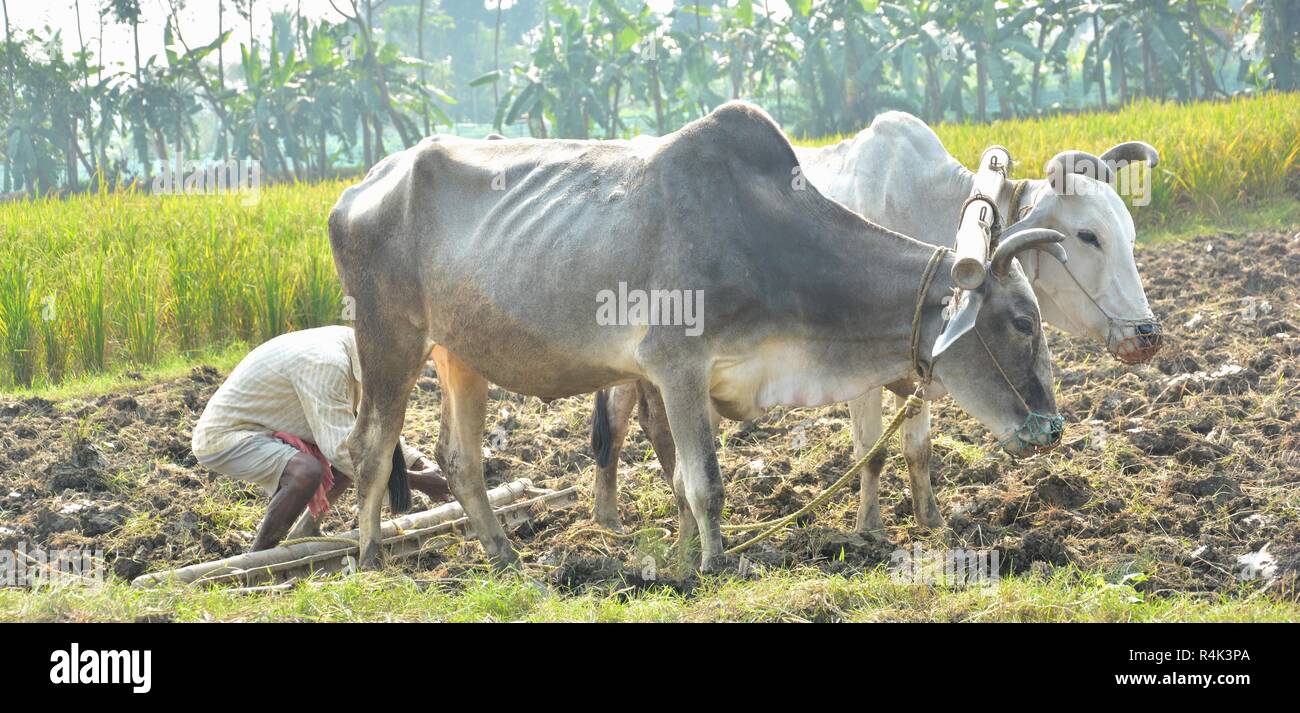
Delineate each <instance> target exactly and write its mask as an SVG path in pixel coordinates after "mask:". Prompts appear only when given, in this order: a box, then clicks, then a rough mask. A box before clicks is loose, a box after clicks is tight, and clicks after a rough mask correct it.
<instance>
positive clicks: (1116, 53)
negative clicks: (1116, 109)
mask: <svg viewBox="0 0 1300 713" xmlns="http://www.w3.org/2000/svg"><path fill="white" fill-rule="evenodd" d="M1110 62H1111V65H1112V66H1113V67H1114V68H1115V74H1116V75H1118V76H1117V77H1116V79H1117V80H1118V82H1119V105H1120V106H1125V105H1127V104H1128V69H1127V68H1126V67H1125V66H1124V50H1123V45H1122V43H1120V42H1118V41H1117V42H1116V43H1115V47H1114V48H1113V49H1112V50H1111V58H1110Z"/></svg>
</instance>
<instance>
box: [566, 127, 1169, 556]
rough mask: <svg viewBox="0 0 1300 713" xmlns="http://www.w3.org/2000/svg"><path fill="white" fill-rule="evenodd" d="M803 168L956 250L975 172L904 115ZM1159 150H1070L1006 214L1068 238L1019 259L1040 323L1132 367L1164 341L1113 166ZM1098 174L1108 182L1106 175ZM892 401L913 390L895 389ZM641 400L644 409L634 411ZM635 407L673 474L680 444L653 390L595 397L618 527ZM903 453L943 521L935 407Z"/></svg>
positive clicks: (866, 498)
mask: <svg viewBox="0 0 1300 713" xmlns="http://www.w3.org/2000/svg"><path fill="white" fill-rule="evenodd" d="M795 153H796V155H797V156H798V157H799V159H800V162H801V165H802V170H803V175H804V177H805V178H806V179H807V180H809V181H810V182H811V183H812V184H813V185H814V186H816V187H817V188H818V189H820V190H821V191H822V192H823V193H824V194H825V195H827V196H830V197H831V198H834V199H835V200H838V201H840V202H841V203H843V204H844V205H846V206H848V207H849V208H852V209H853V210H855V211H857V212H859V213H861V214H862V215H864V216H866V217H867V219H868V220H871V221H875V222H878V223H879V224H880V225H882V226H884V227H886V228H889V229H892V230H896V231H898V232H900V233H904V234H906V235H910V236H912V237H914V238H916V239H918V240H921V241H923V242H926V243H929V244H931V245H951V244H952V242H953V238H954V235H955V234H956V231H957V222H958V219H959V218H960V213H961V209H962V206H963V204H964V203H965V201H966V199H967V197H968V196H969V195H970V191H971V187H972V185H973V182H974V174H973V173H971V172H970V171H969V170H967V169H966V168H965V167H964V166H962V165H961V164H960V163H959V162H958V161H957V160H956V159H954V158H953V157H952V156H951V155H949V154H948V152H947V150H945V149H944V147H943V144H942V143H940V141H939V137H938V136H936V135H935V133H934V131H932V130H931V129H930V127H928V126H926V125H925V123H924V122H922V121H921V120H920V119H917V118H916V117H914V116H912V115H910V114H905V113H902V112H888V113H885V114H881V115H880V116H879V117H877V118H876V119H875V121H873V122H872V123H871V126H870V127H868V128H867V129H864V130H863V131H861V132H860V133H859V134H858V135H857V136H855V137H854V138H852V139H848V140H845V141H842V142H840V143H838V144H835V145H832V146H827V147H825V148H818V149H803V148H796V149H795ZM1157 160H1158V156H1157V154H1156V151H1155V149H1153V148H1152V147H1151V146H1149V145H1147V144H1145V143H1142V142H1138V141H1130V142H1126V143H1122V144H1119V145H1118V146H1115V147H1114V148H1112V149H1110V150H1109V151H1107V152H1105V153H1104V154H1102V155H1101V156H1100V157H1097V156H1093V155H1091V154H1088V153H1085V152H1082V151H1064V152H1062V153H1060V154H1057V155H1056V156H1055V157H1053V158H1052V160H1051V161H1049V162H1048V164H1047V166H1046V170H1045V173H1046V178H1044V179H1040V180H1023V181H1016V182H1014V184H1015V190H1014V191H1013V192H1010V193H1009V194H1008V195H1007V196H1004V199H1003V200H1002V204H1001V205H999V206H998V212H999V214H1000V215H1002V216H1004V217H1005V218H1004V222H1006V223H1014V226H1015V229H1016V230H1020V229H1022V228H1051V229H1054V230H1057V231H1059V232H1061V233H1063V234H1065V235H1066V236H1069V237H1068V238H1067V239H1066V241H1065V242H1064V243H1063V247H1064V248H1065V250H1066V252H1067V254H1068V255H1069V262H1068V263H1063V262H1060V261H1057V260H1040V259H1039V258H1038V254H1035V256H1034V257H1032V258H1028V259H1025V260H1022V261H1020V262H1021V263H1022V266H1023V268H1024V271H1025V273H1026V276H1027V277H1028V278H1029V281H1030V284H1032V285H1033V289H1034V294H1035V295H1036V296H1037V297H1038V303H1039V306H1040V308H1041V310H1042V316H1043V319H1044V320H1045V321H1046V322H1048V323H1050V324H1053V325H1055V326H1057V327H1060V328H1062V329H1064V330H1065V331H1066V332H1068V333H1070V334H1072V335H1076V336H1081V337H1087V338H1089V339H1093V340H1096V341H1098V342H1101V343H1103V344H1105V345H1106V346H1107V348H1108V350H1109V351H1110V352H1111V354H1113V355H1114V356H1115V357H1116V358H1118V359H1120V360H1121V361H1123V362H1125V363H1138V362H1142V361H1147V360H1149V359H1150V358H1151V357H1152V356H1154V354H1155V353H1156V351H1157V350H1158V349H1159V347H1160V343H1161V332H1160V323H1159V322H1158V321H1157V320H1156V318H1155V316H1154V315H1153V314H1152V313H1151V309H1150V307H1148V305H1147V298H1146V293H1145V291H1144V290H1143V289H1142V281H1141V279H1140V278H1139V277H1138V272H1137V266H1136V264H1135V263H1134V260H1133V244H1134V240H1135V238H1136V232H1135V230H1134V226H1133V218H1132V216H1131V215H1130V214H1129V211H1128V208H1127V206H1126V205H1125V204H1124V201H1123V200H1122V199H1121V198H1120V197H1119V195H1118V194H1117V193H1116V191H1115V190H1114V189H1112V188H1111V186H1110V185H1109V181H1110V180H1111V179H1112V178H1113V176H1114V173H1113V170H1114V168H1118V167H1120V166H1123V165H1126V164H1127V163H1129V162H1132V161H1142V162H1145V163H1147V164H1148V165H1150V166H1154V165H1156V162H1157ZM1099 179H1100V180H1099ZM894 391H895V393H896V397H897V398H899V399H900V400H901V398H902V397H903V396H905V395H906V394H907V393H908V389H907V387H906V385H896V386H895V388H894ZM638 407H639V408H638ZM633 410H637V411H638V415H639V417H640V422H641V424H642V428H643V430H644V431H645V432H646V435H647V436H648V437H649V439H650V442H651V445H652V446H653V447H654V449H655V453H656V454H657V456H658V458H659V461H660V463H661V464H662V465H663V468H664V471H665V473H669V472H672V469H673V457H674V455H673V442H672V436H671V435H670V434H669V432H668V429H667V428H666V427H665V426H664V425H663V417H662V413H661V411H662V406H661V405H660V404H659V402H658V398H657V395H656V394H655V393H654V389H653V388H651V387H649V386H648V385H644V384H642V385H638V384H625V385H622V386H619V387H616V388H614V389H611V390H609V391H607V392H599V393H597V395H596V408H595V413H594V414H593V417H592V447H593V450H594V451H595V455H596V461H597V473H596V482H595V488H594V493H595V497H594V500H595V503H594V513H593V516H594V518H595V519H596V521H597V522H599V523H600V524H602V525H604V526H606V527H609V528H613V529H618V528H619V526H620V521H619V513H618V499H617V498H618V495H617V469H618V454H619V450H620V448H621V445H622V442H623V439H624V438H625V437H626V436H627V432H628V421H629V419H630V417H631V414H632V412H633ZM849 413H850V415H851V416H852V419H853V445H854V453H855V457H861V456H862V455H863V454H864V453H865V452H866V451H867V450H868V449H869V448H870V447H871V445H872V444H873V443H875V441H876V439H877V438H878V437H879V435H880V433H881V430H882V428H881V416H882V408H881V399H880V395H879V394H878V393H869V394H867V395H866V396H863V397H861V398H857V399H854V400H853V401H851V402H850V403H849ZM902 432H903V438H902V440H903V453H904V456H905V459H906V461H907V465H908V475H909V477H910V481H911V490H912V501H913V507H914V509H913V512H915V514H916V521H917V524H918V525H919V526H921V527H922V528H939V527H943V525H944V520H943V516H942V515H941V514H940V511H939V505H938V503H937V502H936V500H935V497H934V491H933V488H932V486H931V483H930V470H929V462H930V413H929V408H928V405H927V406H926V407H924V408H923V409H922V410H921V411H920V413H918V414H917V415H915V416H912V417H910V418H908V419H907V420H906V421H905V422H904V425H903V429H902ZM883 466H884V458H883V457H882V458H879V459H877V460H875V461H874V462H872V463H870V464H869V465H868V467H867V468H865V469H864V471H863V474H862V481H861V501H860V504H859V508H858V518H857V528H856V529H857V531H858V532H861V533H863V534H878V533H880V532H882V531H883V529H884V523H883V521H882V520H881V517H880V505H879V498H878V492H879V478H880V471H881V469H882V468H883Z"/></svg>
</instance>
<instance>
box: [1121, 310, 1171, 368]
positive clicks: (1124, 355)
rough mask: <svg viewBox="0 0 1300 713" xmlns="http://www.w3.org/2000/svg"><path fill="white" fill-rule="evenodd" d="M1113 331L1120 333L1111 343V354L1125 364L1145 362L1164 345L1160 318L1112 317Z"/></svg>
mask: <svg viewBox="0 0 1300 713" xmlns="http://www.w3.org/2000/svg"><path fill="white" fill-rule="evenodd" d="M1111 332H1112V333H1118V334H1120V335H1121V336H1120V338H1119V339H1118V340H1113V341H1112V342H1111V344H1110V354H1111V356H1113V357H1115V358H1116V359H1118V360H1120V361H1121V362H1123V363H1125V364H1143V363H1146V362H1148V361H1151V359H1152V358H1153V357H1154V356H1155V355H1156V352H1158V351H1160V347H1161V346H1163V345H1164V329H1163V328H1162V327H1161V326H1160V320H1158V319H1156V318H1154V317H1152V318H1151V319H1142V320H1116V319H1113V318H1112V319H1111Z"/></svg>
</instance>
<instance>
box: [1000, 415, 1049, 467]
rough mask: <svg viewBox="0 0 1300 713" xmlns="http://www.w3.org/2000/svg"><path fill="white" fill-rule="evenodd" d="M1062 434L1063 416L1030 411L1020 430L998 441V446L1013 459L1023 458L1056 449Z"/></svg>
mask: <svg viewBox="0 0 1300 713" xmlns="http://www.w3.org/2000/svg"><path fill="white" fill-rule="evenodd" d="M1064 434H1065V417H1064V416H1062V415H1061V414H1059V413H1058V414H1054V415H1052V416H1048V415H1045V414H1041V413H1034V412H1033V411H1030V412H1029V415H1028V416H1026V417H1025V422H1024V423H1022V424H1020V428H1017V429H1016V430H1014V431H1012V432H1011V433H1010V434H1009V435H1007V436H1004V437H1003V438H1001V439H1000V440H998V445H999V446H1001V447H1002V450H1004V451H1006V452H1007V453H1009V454H1011V455H1012V456H1013V457H1015V458H1024V457H1026V456H1031V455H1033V454H1035V453H1046V452H1047V451H1050V450H1052V449H1054V448H1056V447H1057V446H1059V445H1061V436H1063V435H1064Z"/></svg>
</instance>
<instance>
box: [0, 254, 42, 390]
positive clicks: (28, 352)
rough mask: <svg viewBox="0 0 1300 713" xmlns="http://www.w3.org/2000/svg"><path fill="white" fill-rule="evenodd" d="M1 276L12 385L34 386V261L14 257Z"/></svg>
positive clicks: (1, 337)
mask: <svg viewBox="0 0 1300 713" xmlns="http://www.w3.org/2000/svg"><path fill="white" fill-rule="evenodd" d="M6 263H7V266H6V268H5V271H4V273H3V275H2V276H0V350H3V355H2V356H0V358H3V360H4V362H5V364H6V366H7V369H8V372H9V378H10V380H11V382H12V383H14V384H17V385H19V386H31V385H32V379H33V378H34V377H35V375H36V322H37V320H38V319H39V316H38V312H39V303H38V298H37V294H36V290H35V289H33V287H32V283H33V279H32V270H31V262H30V261H29V260H28V259H27V258H26V257H25V256H14V255H12V254H11V255H10V256H9V260H6Z"/></svg>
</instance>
